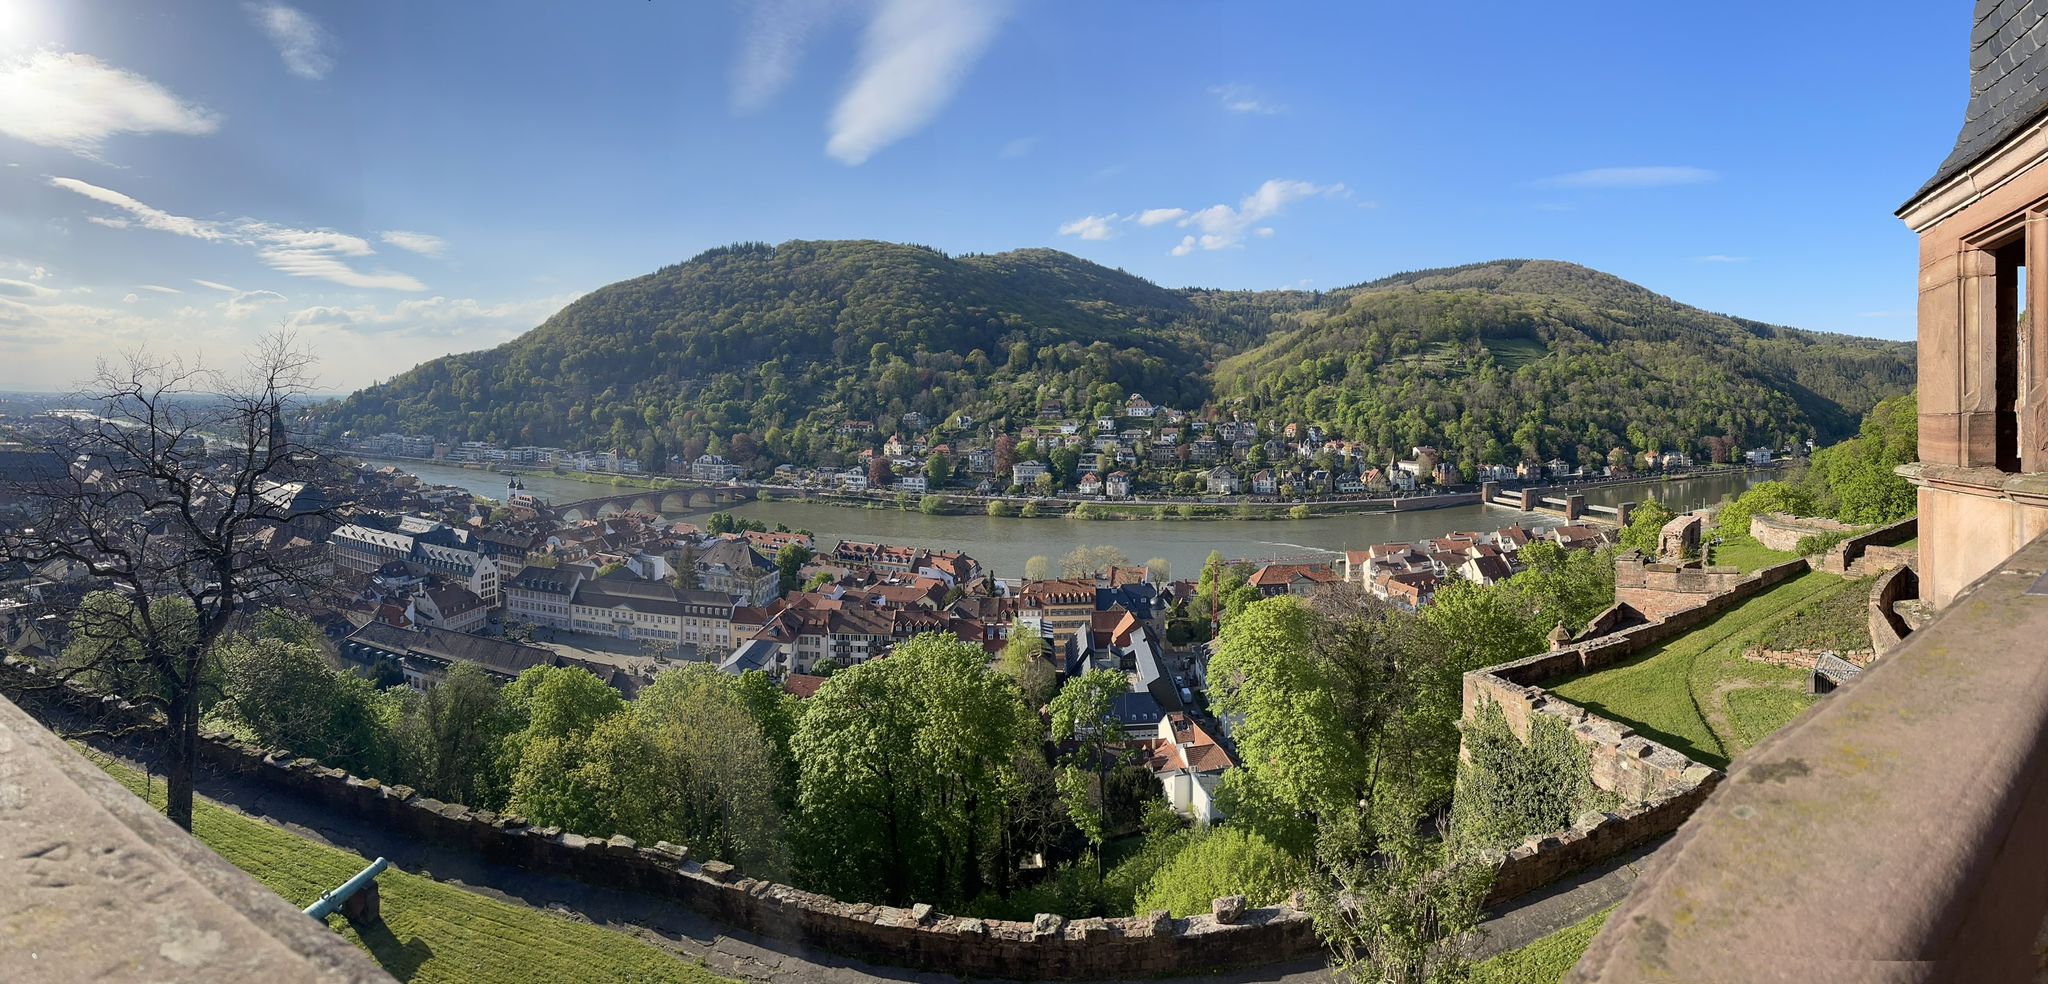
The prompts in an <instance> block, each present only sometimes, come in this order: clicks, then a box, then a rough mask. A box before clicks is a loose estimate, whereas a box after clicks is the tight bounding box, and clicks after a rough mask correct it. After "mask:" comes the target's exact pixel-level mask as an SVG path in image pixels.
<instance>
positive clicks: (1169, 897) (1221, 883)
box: [1132, 827, 1308, 918]
mask: <svg viewBox="0 0 2048 984" xmlns="http://www.w3.org/2000/svg"><path fill="white" fill-rule="evenodd" d="M1307 874H1308V869H1307V866H1306V865H1304V864H1302V862H1301V861H1300V859H1298V858H1296V857H1294V856H1293V855H1291V854H1289V853H1287V852H1286V851H1283V850H1281V849H1280V848H1279V847H1277V846H1275V845H1274V844H1273V843H1272V842H1271V841H1269V840H1267V839H1265V838H1264V837H1261V836H1259V835H1258V834H1255V833H1250V832H1247V831H1244V830H1239V829H1237V828H1234V827H1222V828H1215V829H1212V830H1210V831H1209V832H1208V833H1206V834H1197V835H1195V836H1194V837H1193V839H1192V841H1191V842H1190V843H1189V844H1188V845H1187V846H1186V847H1185V848H1183V849H1182V850H1181V851H1180V852H1179V853H1177V854H1175V855H1174V856H1173V860H1172V861H1169V862H1167V863H1166V864H1165V865H1164V866H1163V867H1161V868H1160V869H1159V871H1158V873H1157V874H1155V875H1153V876H1152V878H1151V880H1150V881H1147V882H1146V883H1145V887H1144V889H1143V890H1141V891H1139V893H1138V897H1137V899H1136V900H1135V902H1134V904H1133V907H1132V911H1133V912H1150V911H1151V910H1153V909H1165V910H1167V911H1168V912H1171V913H1173V915H1174V916H1175V917H1176V918H1182V917H1186V916H1191V915H1194V914H1196V913H1198V912H1208V911H1209V907H1210V903H1212V902H1214V901H1215V900H1216V899H1219V898H1222V897H1223V896H1226V895H1242V896H1244V897H1245V902H1246V903H1247V904H1249V905H1254V906H1262V905H1272V904H1273V903H1275V902H1278V901H1280V900H1281V899H1283V898H1285V897H1286V896H1287V893H1289V892H1291V891H1293V890H1294V889H1296V888H1298V887H1300V886H1301V885H1302V883H1303V882H1304V881H1305V880H1306V877H1307Z"/></svg>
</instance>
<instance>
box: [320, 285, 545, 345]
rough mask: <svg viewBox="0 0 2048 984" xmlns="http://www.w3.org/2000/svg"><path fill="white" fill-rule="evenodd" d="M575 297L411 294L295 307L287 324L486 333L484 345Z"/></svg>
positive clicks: (377, 331)
mask: <svg viewBox="0 0 2048 984" xmlns="http://www.w3.org/2000/svg"><path fill="white" fill-rule="evenodd" d="M576 296H577V295H558V296H555V297H544V298H536V299H534V300H530V301H509V302H505V303H499V304H486V303H484V302H482V301H478V300H476V299H474V298H467V297H464V298H448V297H438V296H437V297H426V298H417V299H407V300H403V301H399V302H398V303H396V304H394V305H391V306H389V307H383V306H378V305H362V306H358V307H337V306H332V305H316V306H313V307H308V308H301V309H299V310H297V311H294V312H292V313H291V315H290V316H288V317H287V318H286V321H285V323H286V325H288V326H289V327H292V328H303V329H318V328H330V329H347V330H348V331H350V332H353V333H355V334H357V335H381V334H386V333H394V332H395V333H401V334H404V335H406V336H408V337H439V338H451V337H457V336H465V337H466V336H482V337H481V338H480V339H479V344H496V343H497V342H499V341H504V340H507V339H510V338H512V337H514V336H516V335H518V334H519V333H520V332H523V331H526V330H527V329H529V328H532V327H533V326H535V325H537V324H540V323H541V322H542V321H544V320H546V319H547V317H548V315H551V314H553V313H555V312H556V311H559V310H561V309H562V307H563V305H566V304H568V303H569V302H570V301H573V300H575V299H576Z"/></svg>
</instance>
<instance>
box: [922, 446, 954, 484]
mask: <svg viewBox="0 0 2048 984" xmlns="http://www.w3.org/2000/svg"><path fill="white" fill-rule="evenodd" d="M952 478H953V459H951V458H948V457H946V456H945V455H943V454H941V453H939V452H937V451H934V452H932V455H931V457H929V458H926V459H925V460H924V480H925V481H926V482H927V483H928V484H930V486H931V487H932V488H935V489H936V488H938V487H940V486H942V485H944V484H946V483H947V482H948V481H951V480H952Z"/></svg>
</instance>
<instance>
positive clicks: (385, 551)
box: [327, 521, 499, 605]
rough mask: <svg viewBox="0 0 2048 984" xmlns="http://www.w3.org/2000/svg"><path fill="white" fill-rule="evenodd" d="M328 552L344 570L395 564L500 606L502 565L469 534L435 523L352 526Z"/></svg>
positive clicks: (330, 542)
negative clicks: (396, 526)
mask: <svg viewBox="0 0 2048 984" xmlns="http://www.w3.org/2000/svg"><path fill="white" fill-rule="evenodd" d="M408 525H410V527H411V528H410V529H408V528H407V526H408ZM327 549H328V555H329V556H330V557H331V558H332V559H333V561H334V566H335V567H337V568H339V569H341V570H348V571H356V572H358V573H363V574H369V573H373V572H375V571H376V570H377V569H378V568H380V567H383V566H384V565H385V564H387V563H390V562H391V561H394V560H395V561H398V562H400V563H402V564H404V565H405V566H406V567H407V568H409V569H411V570H413V571H416V572H418V573H422V574H424V573H429V572H431V573H435V574H440V575H442V576H444V577H448V578H451V579H453V580H454V581H456V583H458V584H461V585H462V586H463V587H465V588H468V589H469V590H470V591H471V592H474V593H475V594H476V596H477V597H479V598H482V599H483V600H484V603H485V604H486V605H496V604H498V602H499V593H498V577H499V575H498V563H497V561H496V560H494V559H492V558H491V556H490V555H489V554H488V553H486V552H484V550H483V549H482V547H481V545H480V544H479V543H478V542H477V541H476V540H475V539H474V538H472V537H471V536H470V534H469V533H468V532H467V531H464V530H457V529H454V528H452V527H448V526H444V525H442V524H440V523H438V522H433V521H427V522H426V523H418V522H408V523H402V524H401V527H400V529H397V530H385V529H379V528H377V527H374V526H365V525H362V524H359V523H350V524H348V525H346V526H343V527H340V528H338V529H336V530H335V531H334V532H333V534H331V535H330V536H329V537H328V539H327Z"/></svg>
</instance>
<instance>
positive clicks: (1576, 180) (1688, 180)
mask: <svg viewBox="0 0 2048 984" xmlns="http://www.w3.org/2000/svg"><path fill="white" fill-rule="evenodd" d="M1719 177H1720V175H1718V174H1715V173H1714V172H1712V171H1709V170H1707V169H1706V168H1703V167H1689V166H1657V167H1596V168H1591V169H1588V170H1584V171H1572V172H1570V173H1567V174H1557V175H1552V176H1550V177H1548V178H1544V179H1543V180H1541V181H1538V182H1536V185H1537V187H1540V188H1668V187H1672V186H1675V185H1695V184H1706V183H1707V182H1710V181H1713V180H1716V179H1717V178H1719Z"/></svg>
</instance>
